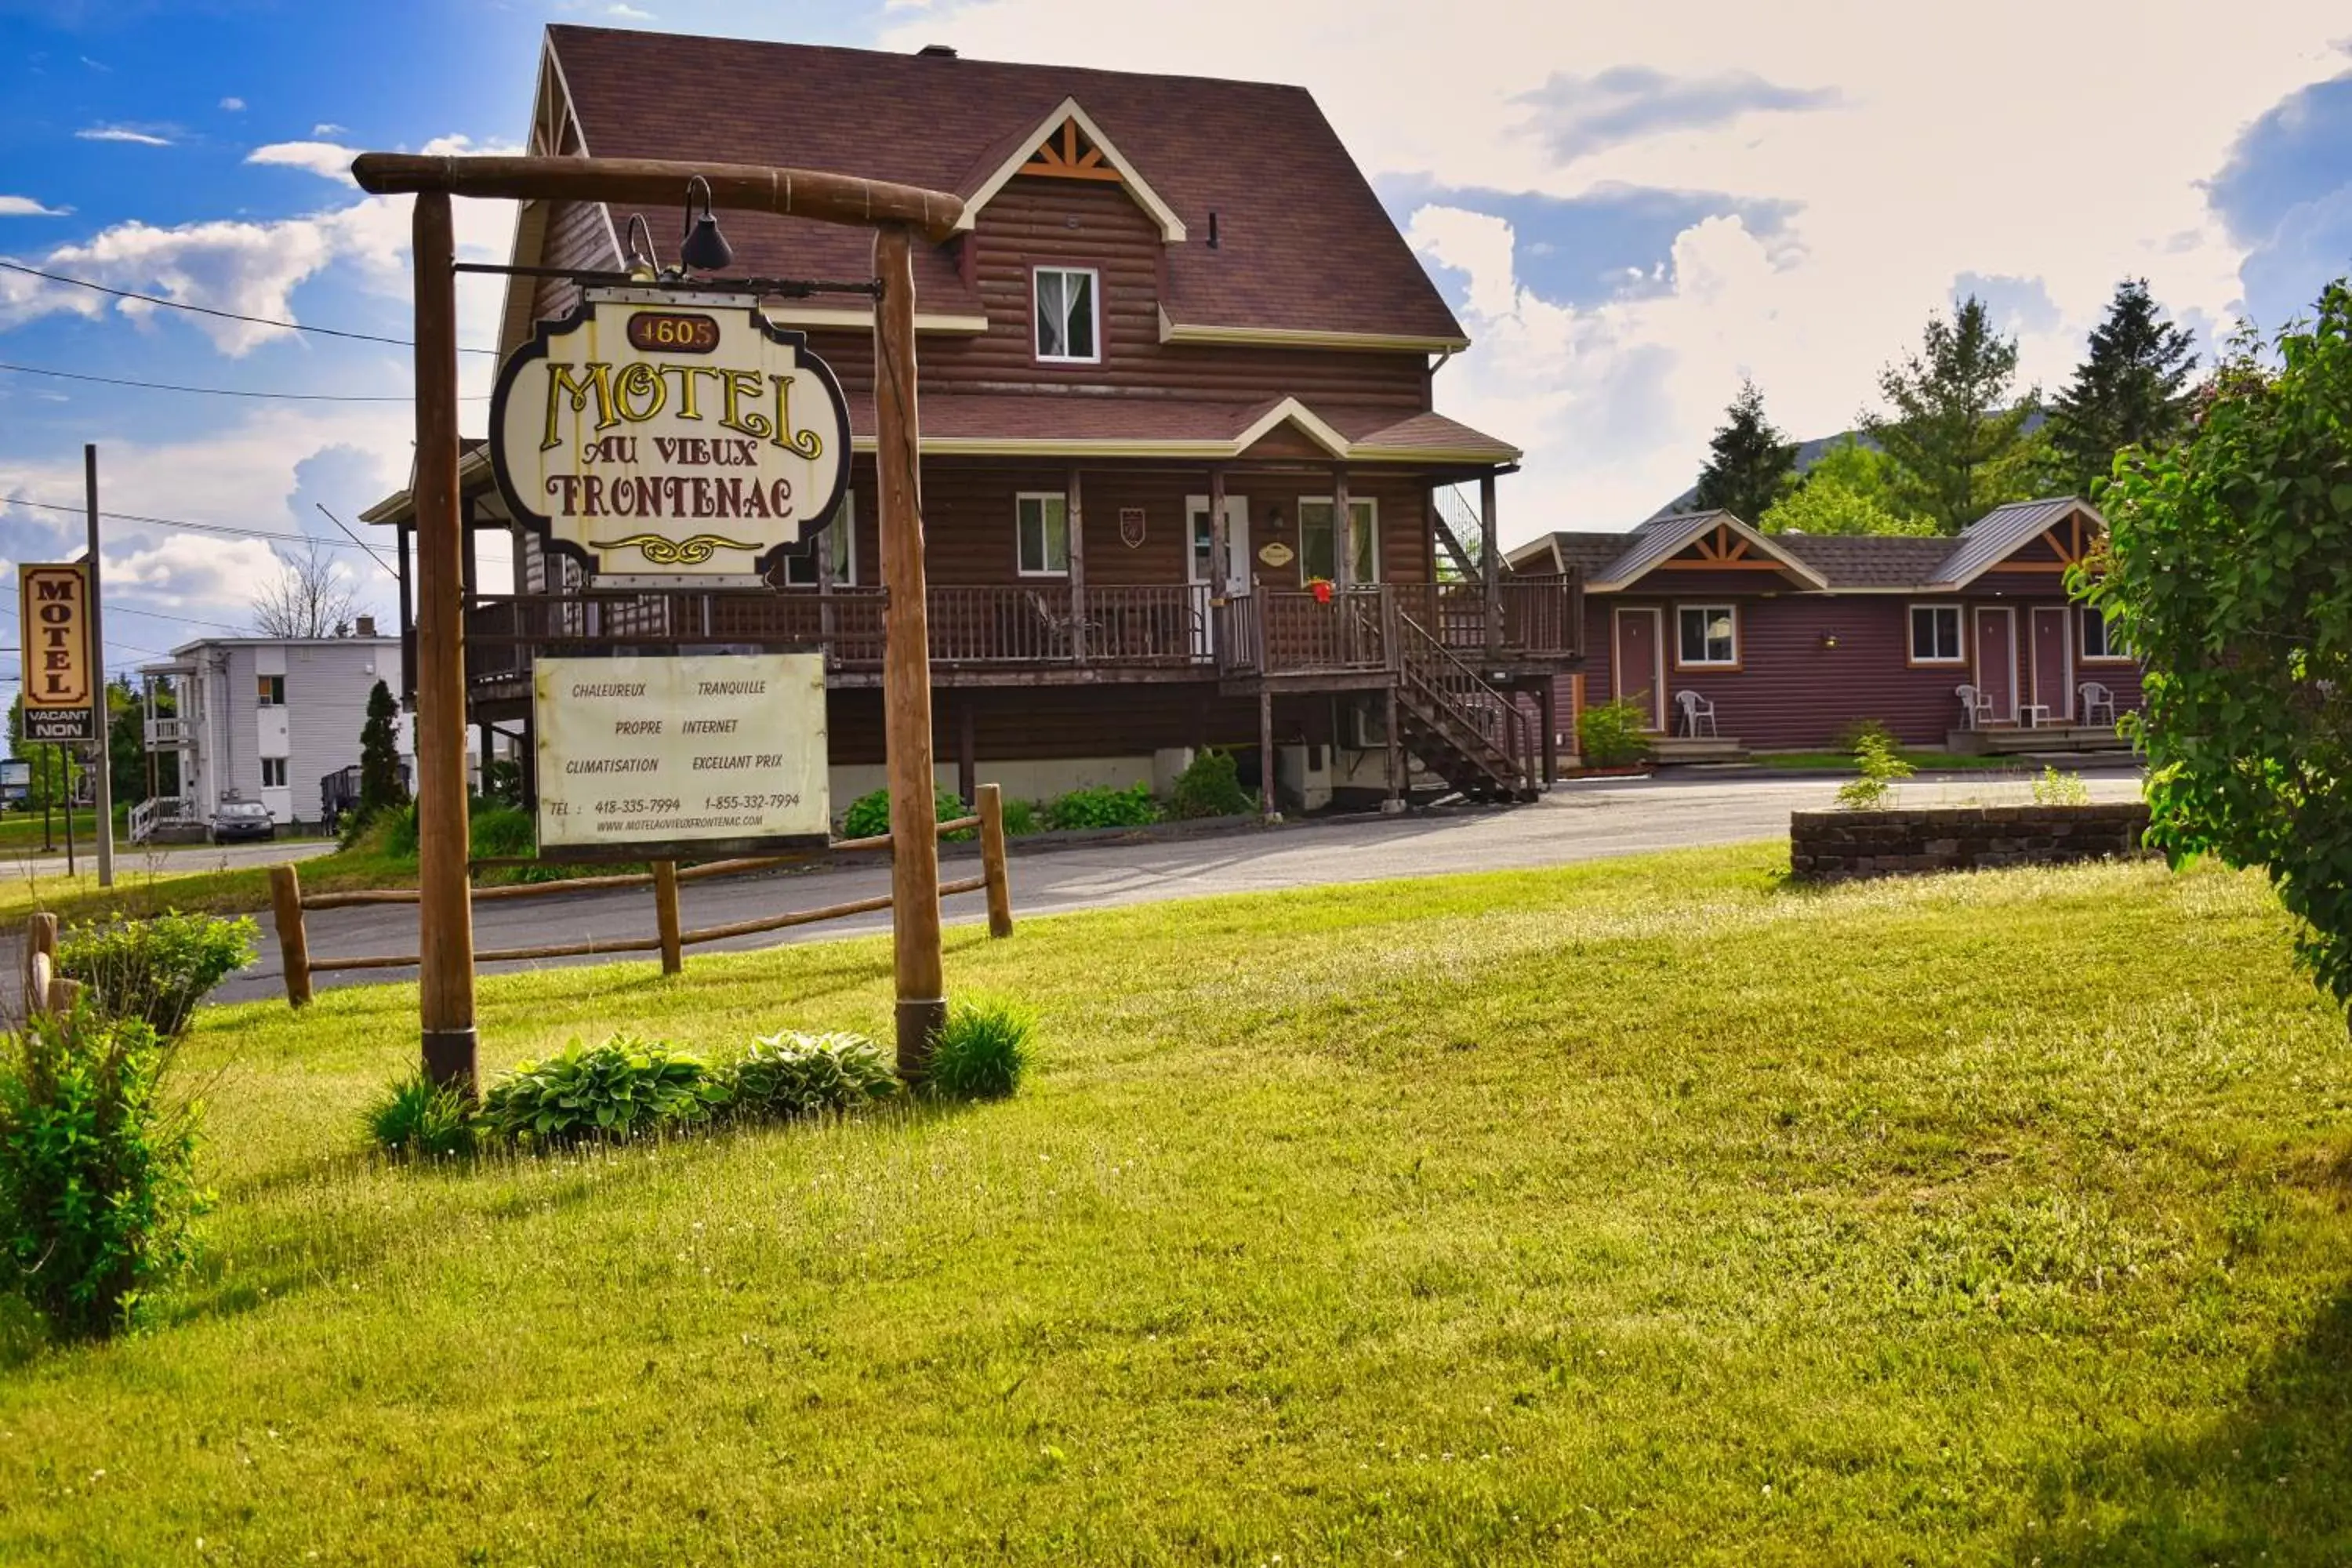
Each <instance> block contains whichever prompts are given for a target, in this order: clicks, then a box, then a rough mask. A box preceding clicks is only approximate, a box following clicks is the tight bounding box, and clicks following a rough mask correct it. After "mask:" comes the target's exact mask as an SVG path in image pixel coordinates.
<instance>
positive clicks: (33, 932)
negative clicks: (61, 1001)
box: [25, 911, 58, 1018]
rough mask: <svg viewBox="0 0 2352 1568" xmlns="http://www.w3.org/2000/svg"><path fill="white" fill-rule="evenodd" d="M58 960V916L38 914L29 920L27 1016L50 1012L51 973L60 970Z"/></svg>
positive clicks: (26, 958)
mask: <svg viewBox="0 0 2352 1568" xmlns="http://www.w3.org/2000/svg"><path fill="white" fill-rule="evenodd" d="M57 962H58V917H57V916H55V915H53V914H49V913H47V912H46V911H45V912H43V913H40V914H37V915H34V916H32V917H30V918H29V919H27V920H26V921H25V1016H26V1017H28V1018H29V1017H31V1016H33V1015H34V1014H36V1013H40V1012H46V1011H47V1008H48V1005H49V976H50V975H51V974H52V973H55V972H56V968H57Z"/></svg>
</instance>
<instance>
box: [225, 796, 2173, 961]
mask: <svg viewBox="0 0 2352 1568" xmlns="http://www.w3.org/2000/svg"><path fill="white" fill-rule="evenodd" d="M1838 782H1839V781H1837V780H1836V779H1833V778H1832V779H1818V780H1817V779H1805V780H1794V781H1791V780H1780V779H1760V778H1747V779H1703V778H1688V777H1670V778H1667V779H1663V780H1661V779H1626V780H1610V781H1597V780H1596V781H1592V782H1589V783H1582V784H1564V785H1562V786H1561V787H1559V789H1557V790H1554V791H1553V792H1552V793H1551V794H1550V795H1547V796H1545V797H1544V798H1543V799H1542V800H1541V801H1539V802H1538V803H1536V804H1534V805H1524V806H1518V807H1515V808H1510V809H1504V810H1486V811H1475V812H1463V813H1459V814H1442V815H1430V816H1392V817H1379V816H1358V817H1346V818H1339V819H1331V820H1326V821H1320V822H1314V823H1302V824H1299V825H1297V826H1284V827H1280V828H1276V829H1273V830H1261V829H1249V830H1244V831H1239V832H1234V833H1223V834H1219V835H1216V836H1214V837H1199V838H1190V839H1175V840H1169V841H1164V842H1150V841H1136V840H1129V841H1124V842H1119V841H1107V842H1095V843H1089V844H1087V845H1084V846H1074V847H1053V848H1045V847H1039V848H1034V849H1032V850H1031V851H1030V852H1028V853H1025V854H1024V852H1023V849H1022V847H1021V842H1020V840H1018V839H1015V840H1014V841H1013V850H1012V863H1011V870H1012V878H1013V913H1014V915H1015V917H1016V918H1019V917H1022V916H1030V915H1041V914H1052V913H1058V912H1061V911H1064V910H1087V909H1099V908H1103V907H1105V906H1108V905H1113V904H1131V903H1141V902H1146V901H1150V900H1161V899H1179V898H1194V897H1199V896H1202V895H1205V894H1213V893H1241V892H1264V891H1272V890H1276V889H1284V888H1298V887H1307V886H1314V885H1318V884H1326V883H1337V882H1362V881H1375V880H1381V879H1389V878H1396V877H1421V876H1433V875H1437V874H1440V873H1444V872H1451V871H1481V870H1511V869H1527V868H1538V867H1544V866H1558V865H1565V864H1568V863H1570V862H1573V861H1579V860H1591V859H1597V858H1602V857H1605V856H1611V855H1630V854H1636V853H1639V852H1641V851H1644V850H1655V849H1675V848H1683V847H1692V846H1700V845H1709V844H1737V843H1741V842H1745V841H1748V840H1753V839H1759V838H1774V837H1785V836H1786V835H1787V833H1788V827H1789V813H1790V811H1791V810H1797V809H1802V808H1805V807H1811V806H1822V805H1828V804H1830V801H1831V798H1832V795H1834V794H1835V792H1836V788H1837V784H1838ZM2089 784H2090V787H2091V790H2092V792H2093V795H2094V797H2095V798H2096V799H2100V800H2129V799H2135V798H2137V795H2138V794H2139V777H2138V774H2137V773H2129V772H2120V773H2108V774H2105V775H2100V776H2094V777H2092V778H2091V779H2090V780H2089ZM2025 795H2026V786H2025V785H2024V784H2022V783H2021V782H2018V781H2014V780H1998V779H1990V778H1987V777H1984V776H1982V775H1978V776H1966V775H1961V776H1957V777H1954V778H1952V779H1950V780H1948V781H1942V780H1916V781H1913V782H1912V783H1910V784H1906V785H1905V786H1904V789H1903V799H1904V801H1905V803H1906V804H1907V805H1967V804H1976V803H1990V802H1996V801H2002V800H2021V799H2023V798H2025ZM955 848H956V847H952V846H951V847H950V850H951V851H953V850H954V849H955ZM977 869H978V862H977V861H976V860H974V859H971V858H949V859H948V860H947V861H946V863H945V865H944V867H943V875H944V876H945V877H947V878H948V879H955V878H959V877H966V876H971V875H974V874H975V873H976V871H977ZM888 890H889V868H888V867H887V865H885V864H883V863H882V862H881V861H880V860H879V859H878V858H877V859H873V860H860V861H857V862H856V863H853V864H849V865H845V866H841V867H828V868H823V869H818V870H811V871H803V872H799V873H796V874H791V875H780V876H764V877H747V878H739V879H730V880H727V881H720V882H707V883H698V884H697V883H690V884H688V886H687V887H686V888H685V889H682V891H681V893H680V899H681V902H682V904H683V907H684V917H685V921H686V924H687V926H688V928H689V929H692V928H694V927H698V926H710V925H719V924H723V923H726V922H729V921H743V920H751V919H755V918H757V917H759V916H761V915H766V914H772V913H781V912H782V911H784V910H790V909H814V908H818V907H821V906H824V905H829V904H837V903H846V902H850V901H852V900H857V899H863V898H870V897H876V896H878V895H881V894H884V893H887V891H888ZM947 910H948V920H949V923H950V924H961V923H965V922H970V921H979V920H982V919H984V918H985V914H986V911H985V910H983V908H982V902H981V898H980V895H978V894H976V893H973V894H966V895H963V896H961V897H959V898H956V899H953V900H950V901H949V903H948V906H947ZM653 918H654V917H653V896H652V894H651V892H650V891H649V890H647V889H621V890H619V891H613V892H584V893H571V894H554V895H551V896H549V897H547V898H543V899H524V900H513V901H493V902H488V903H480V904H477V905H476V906H475V909H474V942H475V946H476V947H477V948H478V949H495V948H502V947H527V946H539V945H553V944H556V943H561V942H610V941H618V940H623V939H626V938H631V937H639V936H644V935H646V934H649V933H650V932H651V931H652V930H653ZM262 919H263V921H264V923H265V924H267V923H268V917H267V916H266V915H265V916H263V917H262ZM888 924H889V917H888V915H887V913H881V914H874V915H866V916H856V917H852V918H850V919H847V920H843V921H832V922H828V923H827V924H824V925H822V926H815V927H809V928H802V929H799V930H792V931H776V932H769V933H765V934H761V935H758V936H750V937H742V938H737V939H734V940H731V941H725V942H711V943H709V944H706V945H703V946H699V947H696V948H694V949H692V950H690V953H689V959H688V962H691V953H693V952H711V951H714V950H724V949H738V950H740V949H745V948H759V947H770V946H774V945H776V944H778V943H780V942H796V941H797V942H807V941H823V940H825V939H828V938H835V937H842V936H852V935H856V934H859V933H862V932H870V931H884V930H887V929H888ZM306 925H307V928H308V934H309V937H310V954H311V956H312V957H313V958H314V959H316V958H322V957H328V956H343V955H354V956H356V955H360V954H367V953H394V952H415V951H416V910H415V906H413V905H397V904H395V905H383V906H374V907H367V908H360V909H350V910H320V911H318V912H315V913H313V914H311V915H310V917H309V919H308V921H306ZM262 948H263V956H262V959H261V961H260V962H259V963H256V964H255V965H254V966H253V967H252V968H250V969H248V970H246V971H244V972H243V973H240V974H238V975H236V976H235V977H234V978H232V979H231V980H230V981H229V982H228V983H227V984H225V985H223V986H222V987H221V989H220V990H219V991H218V992H216V993H215V998H216V999H217V1000H221V1001H232V1000H244V999H249V998H254V997H261V996H281V995H283V994H285V989H284V985H285V982H284V974H283V972H282V970H281V969H280V967H279V965H278V944H277V942H276V941H275V939H274V935H271V934H266V935H265V937H264V939H263V942H262ZM624 956H625V957H628V958H632V959H637V960H641V961H642V962H645V963H652V962H654V960H653V958H652V956H651V955H650V954H627V955H624ZM600 962H610V960H606V959H599V958H594V957H589V958H580V959H562V960H536V961H532V962H530V963H525V964H485V965H483V966H482V969H483V972H484V973H497V972H499V971H500V970H503V969H513V968H532V969H538V968H546V967H550V966H551V964H552V963H600ZM415 973H416V972H415V970H414V969H370V970H358V971H347V972H337V973H325V974H320V975H318V976H316V978H315V982H314V983H315V984H317V985H319V986H321V987H323V986H328V985H347V984H373V983H382V982H386V981H395V980H409V979H414V978H415Z"/></svg>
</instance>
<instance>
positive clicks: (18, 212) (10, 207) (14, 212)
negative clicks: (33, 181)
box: [0, 196, 73, 217]
mask: <svg viewBox="0 0 2352 1568" xmlns="http://www.w3.org/2000/svg"><path fill="white" fill-rule="evenodd" d="M71 211H73V208H71V207H50V206H43V205H41V204H40V203H39V202H38V201H36V200H35V199H34V198H33V197H31V196H0V217H63V216H66V215H67V214H68V213H69V212H71Z"/></svg>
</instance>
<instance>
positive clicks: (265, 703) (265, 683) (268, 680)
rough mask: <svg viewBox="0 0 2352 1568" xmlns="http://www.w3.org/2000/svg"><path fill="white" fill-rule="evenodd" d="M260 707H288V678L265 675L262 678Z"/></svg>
mask: <svg viewBox="0 0 2352 1568" xmlns="http://www.w3.org/2000/svg"><path fill="white" fill-rule="evenodd" d="M260 706H261V707H264V708H283V707H285V706H286V678H285V677H284V676H282V675H265V676H263V677H262V678H261V702H260Z"/></svg>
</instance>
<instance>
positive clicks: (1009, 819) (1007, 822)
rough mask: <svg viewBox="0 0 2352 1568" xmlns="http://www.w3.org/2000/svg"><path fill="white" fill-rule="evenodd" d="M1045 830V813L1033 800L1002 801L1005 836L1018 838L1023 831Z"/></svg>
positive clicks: (1036, 831) (1040, 831)
mask: <svg viewBox="0 0 2352 1568" xmlns="http://www.w3.org/2000/svg"><path fill="white" fill-rule="evenodd" d="M1044 831H1045V813H1044V812H1043V811H1040V810H1039V809H1038V808H1037V805H1036V803H1035V802H1034V801H1027V800H1008V801H1006V802H1005V803H1004V832H1005V836H1006V837H1011V838H1018V837H1021V835H1023V834H1024V833H1043V832H1044Z"/></svg>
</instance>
